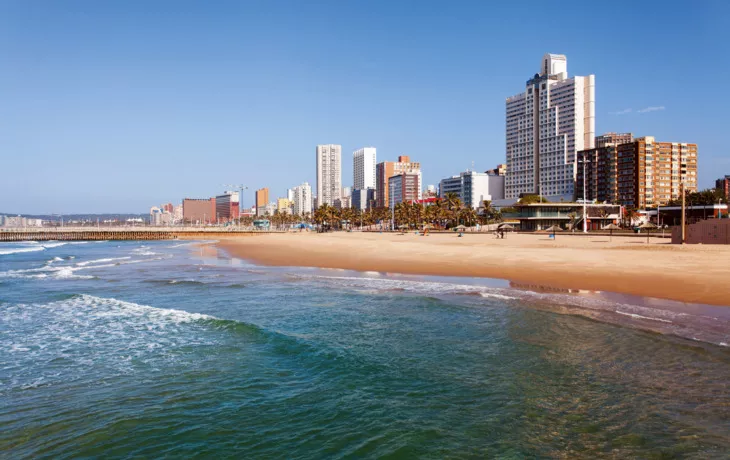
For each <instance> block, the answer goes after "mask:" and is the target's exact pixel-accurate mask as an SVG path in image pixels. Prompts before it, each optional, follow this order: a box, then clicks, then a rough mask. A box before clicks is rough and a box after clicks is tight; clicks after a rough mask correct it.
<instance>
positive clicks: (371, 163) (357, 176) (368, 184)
mask: <svg viewBox="0 0 730 460" xmlns="http://www.w3.org/2000/svg"><path fill="white" fill-rule="evenodd" d="M376 163H377V161H376V150H375V147H363V148H361V149H357V150H355V151H354V152H352V188H353V190H366V189H369V188H372V189H374V188H375V164H376Z"/></svg>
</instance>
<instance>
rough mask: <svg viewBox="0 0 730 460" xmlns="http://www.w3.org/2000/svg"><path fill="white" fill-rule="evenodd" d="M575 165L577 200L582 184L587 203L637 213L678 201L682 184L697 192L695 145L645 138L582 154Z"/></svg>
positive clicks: (579, 153)
mask: <svg viewBox="0 0 730 460" xmlns="http://www.w3.org/2000/svg"><path fill="white" fill-rule="evenodd" d="M597 139H598V138H597ZM584 160H586V161H585V167H583V161H584ZM578 161H579V165H578V170H577V174H576V189H575V196H576V198H577V199H581V198H583V187H584V184H583V182H584V180H585V191H586V196H585V198H586V199H588V200H597V201H600V202H604V201H606V202H609V203H614V204H621V205H624V206H628V207H631V208H636V209H645V208H647V207H654V206H657V205H659V206H663V205H666V204H667V203H668V202H669V201H670V200H676V199H678V198H680V196H681V195H680V184H681V183H682V182H684V185H685V188H686V189H687V191H689V192H696V191H697V144H684V143H677V142H657V141H656V140H655V139H654V137H652V136H646V137H640V138H638V139H634V140H633V142H625V143H621V144H615V143H607V144H605V145H603V146H602V147H597V148H594V149H587V150H582V151H580V152H578ZM584 171H585V178H584V174H583V173H584Z"/></svg>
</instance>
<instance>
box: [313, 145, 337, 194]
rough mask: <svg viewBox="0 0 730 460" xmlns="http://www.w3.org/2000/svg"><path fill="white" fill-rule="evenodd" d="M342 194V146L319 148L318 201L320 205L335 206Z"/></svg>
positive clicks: (321, 146)
mask: <svg viewBox="0 0 730 460" xmlns="http://www.w3.org/2000/svg"><path fill="white" fill-rule="evenodd" d="M341 194H342V146H341V145H334V144H326V145H318V146H317V200H318V203H319V205H320V206H321V205H323V204H328V205H330V206H334V205H335V201H336V200H338V199H340V197H341Z"/></svg>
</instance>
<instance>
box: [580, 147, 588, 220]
mask: <svg viewBox="0 0 730 460" xmlns="http://www.w3.org/2000/svg"><path fill="white" fill-rule="evenodd" d="M581 163H583V233H588V205H587V201H586V200H587V196H586V163H590V160H586V159H585V157H583V159H582V160H581Z"/></svg>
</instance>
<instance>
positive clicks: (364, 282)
mask: <svg viewBox="0 0 730 460" xmlns="http://www.w3.org/2000/svg"><path fill="white" fill-rule="evenodd" d="M317 278H320V279H329V280H338V281H342V282H344V284H345V285H347V286H350V287H356V288H366V289H368V288H376V289H381V290H382V289H399V290H403V291H406V292H414V293H423V294H474V295H477V294H479V295H481V296H482V297H492V298H495V299H502V300H512V299H517V297H514V296H510V295H507V292H509V291H507V290H506V289H500V288H492V287H487V286H479V285H472V284H456V283H443V282H438V281H416V280H400V279H387V278H370V277H353V276H318V277H317Z"/></svg>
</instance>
